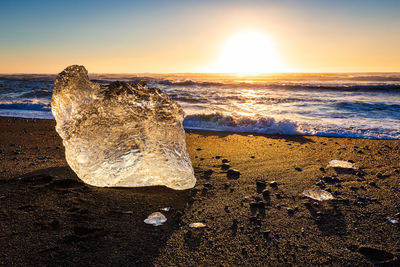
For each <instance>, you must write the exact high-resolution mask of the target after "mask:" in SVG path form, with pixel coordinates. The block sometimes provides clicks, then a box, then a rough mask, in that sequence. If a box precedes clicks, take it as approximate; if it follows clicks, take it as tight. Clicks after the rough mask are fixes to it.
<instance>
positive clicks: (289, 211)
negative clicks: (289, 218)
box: [286, 208, 294, 214]
mask: <svg viewBox="0 0 400 267" xmlns="http://www.w3.org/2000/svg"><path fill="white" fill-rule="evenodd" d="M286 210H287V212H288V213H289V214H293V213H294V209H292V208H287V209H286Z"/></svg>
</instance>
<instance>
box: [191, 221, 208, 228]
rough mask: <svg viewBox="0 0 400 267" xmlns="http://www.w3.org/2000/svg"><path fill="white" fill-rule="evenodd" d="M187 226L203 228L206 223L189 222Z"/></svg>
mask: <svg viewBox="0 0 400 267" xmlns="http://www.w3.org/2000/svg"><path fill="white" fill-rule="evenodd" d="M189 227H190V228H203V227H206V225H205V224H204V223H201V222H196V223H191V224H189Z"/></svg>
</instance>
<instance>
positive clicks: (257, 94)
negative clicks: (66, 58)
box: [0, 73, 400, 139]
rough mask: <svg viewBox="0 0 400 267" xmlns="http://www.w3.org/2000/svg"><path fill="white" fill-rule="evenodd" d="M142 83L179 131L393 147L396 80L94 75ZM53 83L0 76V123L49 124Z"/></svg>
mask: <svg viewBox="0 0 400 267" xmlns="http://www.w3.org/2000/svg"><path fill="white" fill-rule="evenodd" d="M91 78H92V79H93V80H95V81H96V82H98V83H100V84H108V83H110V82H111V81H114V80H124V81H127V82H129V81H138V80H145V81H146V82H147V83H148V84H149V85H150V86H154V87H158V88H160V89H162V90H164V91H165V92H166V93H167V94H168V95H169V96H170V97H171V98H172V99H173V100H175V101H177V102H178V103H179V104H180V105H181V106H182V107H183V109H184V111H185V114H186V118H185V121H184V127H185V128H186V129H204V130H213V131H234V132H253V133H262V134H302V135H319V136H334V137H355V138H375V139H400V74H399V73H377V74H372V75H369V74H358V73H351V74H329V75H325V74H282V75H265V76H254V77H237V76H233V75H200V74H165V75H164V74H148V75H146V76H143V75H134V74H133V75H125V74H123V75H122V74H113V75H109V74H97V75H92V76H91ZM54 79H55V76H52V75H0V116H13V117H26V118H44V119H53V117H52V115H51V112H50V110H49V105H48V103H49V102H50V96H51V91H52V85H53V82H54Z"/></svg>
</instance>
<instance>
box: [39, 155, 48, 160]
mask: <svg viewBox="0 0 400 267" xmlns="http://www.w3.org/2000/svg"><path fill="white" fill-rule="evenodd" d="M37 159H38V160H45V159H47V157H46V156H41V157H37Z"/></svg>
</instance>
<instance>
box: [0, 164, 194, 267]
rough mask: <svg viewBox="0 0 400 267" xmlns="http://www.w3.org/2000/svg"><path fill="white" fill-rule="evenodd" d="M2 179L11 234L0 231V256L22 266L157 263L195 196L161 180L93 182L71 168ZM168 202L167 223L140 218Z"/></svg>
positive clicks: (7, 228) (5, 224) (5, 221)
mask: <svg viewBox="0 0 400 267" xmlns="http://www.w3.org/2000/svg"><path fill="white" fill-rule="evenodd" d="M0 183H1V189H0V195H5V196H6V197H5V199H2V204H4V206H3V205H2V211H3V212H2V214H1V217H0V218H1V223H2V225H3V227H2V232H3V234H5V235H7V238H0V247H2V251H3V252H4V253H3V254H2V255H7V258H4V259H1V260H2V262H3V263H7V262H8V263H10V264H12V263H14V264H16V263H17V265H19V264H21V265H28V264H29V265H31V264H43V263H45V264H47V265H71V264H72V265H152V263H153V261H154V260H155V258H156V257H157V256H158V254H159V251H160V249H161V248H163V247H164V246H165V243H166V242H167V240H168V239H169V237H170V235H171V234H172V233H173V232H174V230H175V229H177V228H179V227H180V225H181V217H182V215H183V214H184V213H185V209H186V208H187V207H188V206H189V205H190V204H189V203H191V201H190V200H191V199H193V195H194V191H193V190H185V191H176V190H172V189H169V188H166V187H162V186H158V187H143V188H98V187H93V186H88V185H86V184H84V183H82V182H81V181H80V180H79V179H78V177H77V176H76V174H75V173H74V172H73V171H72V170H71V169H70V168H69V167H57V168H49V169H43V170H39V171H35V172H32V173H28V174H25V175H23V176H21V177H17V178H14V179H10V180H3V181H0ZM168 206H169V207H171V209H170V211H168V212H165V211H163V213H164V215H165V216H166V217H167V219H168V221H167V222H166V223H165V224H164V225H162V226H159V227H154V226H152V225H147V224H145V223H144V222H143V220H144V219H145V218H146V217H147V216H148V215H149V214H151V213H152V212H156V211H160V208H162V207H168ZM22 241H23V242H22ZM27 251H29V253H26V252H27ZM1 258H3V257H1Z"/></svg>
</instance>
